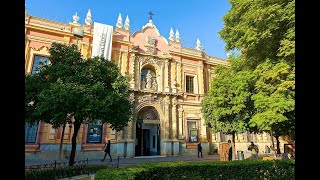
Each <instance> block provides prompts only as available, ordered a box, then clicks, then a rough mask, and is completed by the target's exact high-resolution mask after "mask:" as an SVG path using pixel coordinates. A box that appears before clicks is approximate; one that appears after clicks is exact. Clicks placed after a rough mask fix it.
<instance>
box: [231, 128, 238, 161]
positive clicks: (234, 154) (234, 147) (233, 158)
mask: <svg viewBox="0 0 320 180" xmlns="http://www.w3.org/2000/svg"><path fill="white" fill-rule="evenodd" d="M232 142H233V147H232V160H235V159H236V157H237V156H236V133H235V132H232Z"/></svg>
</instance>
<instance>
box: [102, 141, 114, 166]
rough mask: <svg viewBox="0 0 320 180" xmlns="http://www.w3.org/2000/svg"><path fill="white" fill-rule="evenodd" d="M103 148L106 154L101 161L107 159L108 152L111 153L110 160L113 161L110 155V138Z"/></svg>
mask: <svg viewBox="0 0 320 180" xmlns="http://www.w3.org/2000/svg"><path fill="white" fill-rule="evenodd" d="M102 149H104V152H105V154H104V157H103V159H102V160H101V162H103V161H104V160H105V159H106V156H107V154H109V157H110V162H112V158H111V155H110V140H108V143H107V144H106V145H105V146H104V147H103V148H102Z"/></svg>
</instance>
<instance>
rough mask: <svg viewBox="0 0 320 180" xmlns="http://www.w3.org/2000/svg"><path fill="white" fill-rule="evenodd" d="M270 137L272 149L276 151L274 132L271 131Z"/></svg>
mask: <svg viewBox="0 0 320 180" xmlns="http://www.w3.org/2000/svg"><path fill="white" fill-rule="evenodd" d="M270 137H271V149H272V150H274V141H273V134H272V130H270Z"/></svg>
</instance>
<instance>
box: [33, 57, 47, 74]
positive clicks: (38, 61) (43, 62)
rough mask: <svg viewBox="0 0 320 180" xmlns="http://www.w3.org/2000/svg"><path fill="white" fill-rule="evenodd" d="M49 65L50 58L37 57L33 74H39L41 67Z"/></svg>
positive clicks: (34, 60)
mask: <svg viewBox="0 0 320 180" xmlns="http://www.w3.org/2000/svg"><path fill="white" fill-rule="evenodd" d="M48 64H49V58H48V57H46V56H39V55H35V56H34V59H33V66H32V74H34V73H37V72H39V67H41V66H43V65H48Z"/></svg>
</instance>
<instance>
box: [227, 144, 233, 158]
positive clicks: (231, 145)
mask: <svg viewBox="0 0 320 180" xmlns="http://www.w3.org/2000/svg"><path fill="white" fill-rule="evenodd" d="M228 147H229V148H228V160H229V161H232V148H233V144H232V143H231V140H228Z"/></svg>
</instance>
